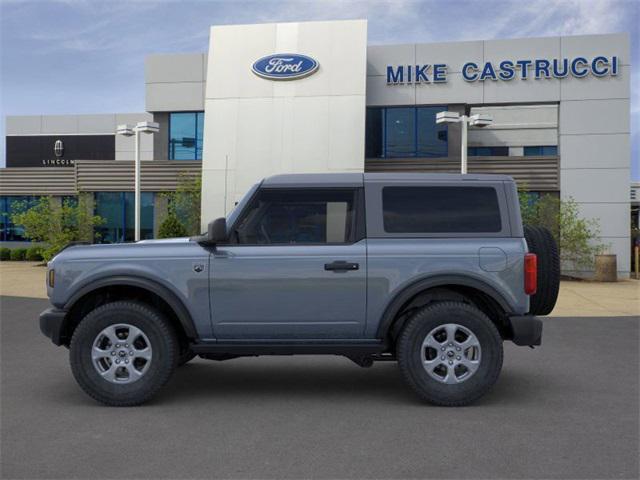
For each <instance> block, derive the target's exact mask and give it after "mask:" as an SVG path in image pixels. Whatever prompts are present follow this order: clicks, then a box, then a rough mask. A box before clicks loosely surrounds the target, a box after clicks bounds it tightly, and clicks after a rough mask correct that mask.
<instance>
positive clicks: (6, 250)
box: [0, 247, 11, 261]
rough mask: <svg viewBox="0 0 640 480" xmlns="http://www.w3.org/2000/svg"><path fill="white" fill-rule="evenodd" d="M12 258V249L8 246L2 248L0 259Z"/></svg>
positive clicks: (0, 249)
mask: <svg viewBox="0 0 640 480" xmlns="http://www.w3.org/2000/svg"><path fill="white" fill-rule="evenodd" d="M10 258H11V249H10V248H7V247H2V248H0V261H5V260H9V259H10Z"/></svg>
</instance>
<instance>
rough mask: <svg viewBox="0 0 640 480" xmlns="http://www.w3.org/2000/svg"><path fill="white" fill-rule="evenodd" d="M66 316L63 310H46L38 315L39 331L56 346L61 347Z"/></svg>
mask: <svg viewBox="0 0 640 480" xmlns="http://www.w3.org/2000/svg"><path fill="white" fill-rule="evenodd" d="M66 316H67V312H66V311H65V310H59V309H57V308H47V309H46V310H45V311H44V312H42V313H41V314H40V331H41V332H42V334H43V335H44V336H45V337H47V338H50V339H51V341H52V342H53V343H54V344H56V345H62V342H63V332H64V323H65V318H66Z"/></svg>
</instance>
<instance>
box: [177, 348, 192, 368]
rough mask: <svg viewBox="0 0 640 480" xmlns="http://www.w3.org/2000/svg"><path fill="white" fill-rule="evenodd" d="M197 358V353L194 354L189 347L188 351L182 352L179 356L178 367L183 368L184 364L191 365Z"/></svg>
mask: <svg viewBox="0 0 640 480" xmlns="http://www.w3.org/2000/svg"><path fill="white" fill-rule="evenodd" d="M196 356H197V355H196V354H195V353H193V352H192V351H191V350H189V349H188V347H187V349H185V350H182V351H181V352H180V354H179V355H178V365H177V366H178V367H181V366H183V365H184V364H186V363H189V362H190V361H191V360H193V359H194V358H196Z"/></svg>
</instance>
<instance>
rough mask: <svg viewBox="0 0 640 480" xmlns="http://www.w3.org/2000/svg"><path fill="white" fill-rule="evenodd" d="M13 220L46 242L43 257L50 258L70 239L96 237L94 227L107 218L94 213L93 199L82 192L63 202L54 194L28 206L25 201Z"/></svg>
mask: <svg viewBox="0 0 640 480" xmlns="http://www.w3.org/2000/svg"><path fill="white" fill-rule="evenodd" d="M11 221H12V222H13V223H14V224H16V225H21V226H22V227H23V228H24V236H25V237H26V238H28V239H30V240H32V241H36V242H44V243H45V246H44V247H43V248H42V251H41V253H42V257H43V258H44V260H45V261H49V260H50V259H51V258H53V257H54V256H55V254H56V253H58V252H59V251H60V249H62V247H64V246H65V245H67V244H68V243H69V242H74V241H88V242H93V240H94V232H93V230H94V227H96V226H98V225H102V224H103V223H104V219H103V218H102V217H100V216H98V215H93V199H91V198H90V197H89V196H86V195H80V196H79V197H78V199H77V200H76V199H64V200H63V201H62V203H61V204H59V203H58V202H57V201H55V200H54V199H53V198H52V197H41V198H40V199H39V200H38V202H37V203H36V204H35V205H34V206H32V207H30V208H29V207H28V205H27V204H26V203H25V202H22V203H18V204H16V205H15V206H14V208H13V212H12V214H11Z"/></svg>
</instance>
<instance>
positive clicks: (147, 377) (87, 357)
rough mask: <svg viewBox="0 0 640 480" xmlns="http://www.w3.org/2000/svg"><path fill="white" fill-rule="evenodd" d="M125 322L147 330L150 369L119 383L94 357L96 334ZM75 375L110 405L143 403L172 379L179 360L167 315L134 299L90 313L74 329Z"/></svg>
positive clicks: (89, 391) (71, 356) (72, 358)
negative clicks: (98, 366)
mask: <svg viewBox="0 0 640 480" xmlns="http://www.w3.org/2000/svg"><path fill="white" fill-rule="evenodd" d="M120 323H126V324H130V325H133V326H135V327H137V328H139V329H140V330H142V331H143V332H144V334H145V335H146V336H147V337H148V339H149V341H150V343H151V347H152V354H153V356H152V359H151V363H150V365H149V367H148V371H146V373H145V374H144V375H143V376H142V377H141V378H140V379H138V380H137V381H135V382H132V383H128V384H123V385H118V384H115V383H111V382H108V381H107V380H105V379H103V378H102V377H101V376H100V374H99V373H98V372H97V370H96V368H95V367H94V365H93V361H92V359H91V349H92V346H93V342H94V340H95V339H96V337H97V335H98V334H99V333H100V332H101V331H102V330H103V329H105V328H107V327H108V326H110V325H113V324H120ZM69 350H70V351H69V360H70V363H71V370H72V372H73V375H74V377H75V379H76V381H77V382H78V384H79V385H80V387H81V388H82V389H83V390H84V391H85V392H86V393H87V394H88V395H89V396H90V397H92V398H94V399H95V400H97V401H99V402H101V403H103V404H105V405H109V406H117V407H126V406H134V405H140V404H142V403H144V402H146V401H147V400H149V399H150V398H151V397H153V396H154V395H155V394H156V393H157V392H158V390H159V389H160V388H161V387H162V386H163V385H164V384H165V383H167V381H168V380H169V378H170V377H171V374H172V373H173V370H174V368H175V366H176V363H177V357H178V341H177V338H176V334H175V332H174V330H173V328H172V326H171V325H170V324H169V322H168V321H167V319H166V318H165V317H164V316H163V315H162V314H161V313H160V312H159V311H157V310H156V309H154V308H153V307H151V306H149V305H147V304H144V303H139V302H135V301H117V302H113V303H107V304H105V305H102V306H100V307H98V308H96V309H95V310H93V311H91V312H90V313H89V314H87V315H86V316H85V317H84V318H83V319H82V320H81V321H80V324H79V325H78V327H77V328H76V329H75V331H74V333H73V337H72V338H71V344H70V349H69Z"/></svg>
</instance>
